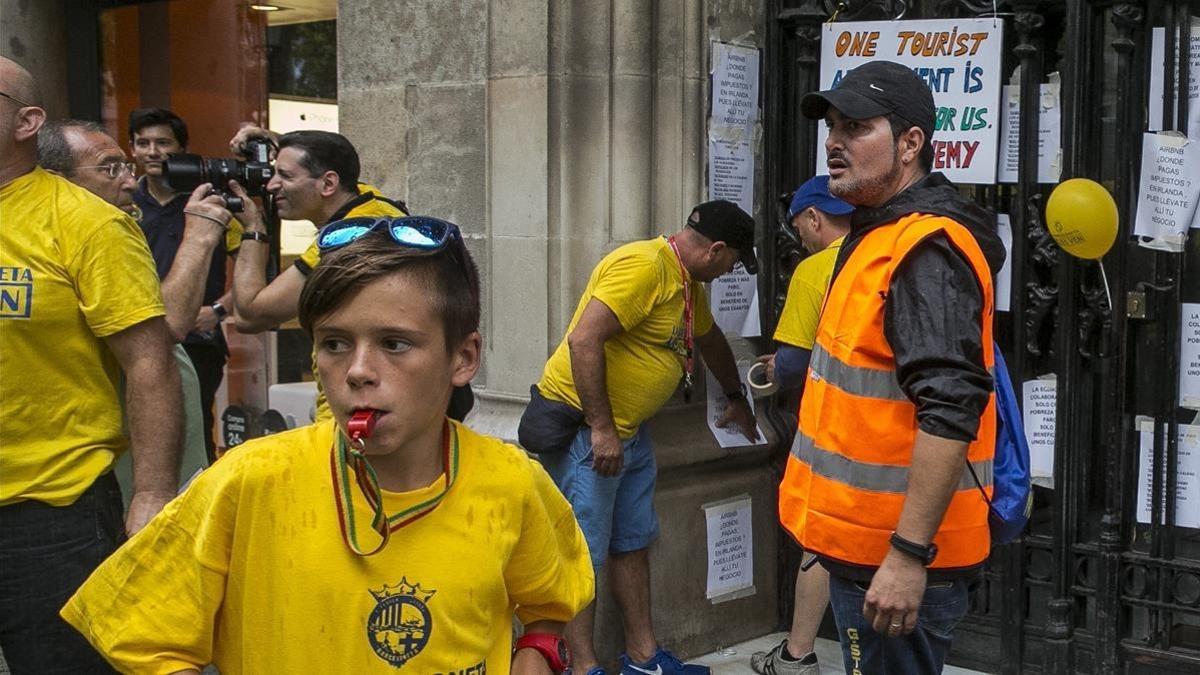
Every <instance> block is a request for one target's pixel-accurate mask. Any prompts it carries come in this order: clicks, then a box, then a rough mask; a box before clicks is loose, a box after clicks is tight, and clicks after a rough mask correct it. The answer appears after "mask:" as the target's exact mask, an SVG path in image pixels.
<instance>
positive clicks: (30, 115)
mask: <svg viewBox="0 0 1200 675" xmlns="http://www.w3.org/2000/svg"><path fill="white" fill-rule="evenodd" d="M0 92H3V93H4V94H5V95H4V96H0V185H3V184H5V183H7V182H9V181H10V180H12V179H14V178H16V177H17V176H21V175H23V174H26V173H28V172H29V171H32V170H33V167H34V165H35V163H36V161H37V133H38V129H40V128H41V126H42V123H43V122H45V121H46V111H45V110H43V109H42V107H41V104H42V92H41V90H40V89H39V88H38V86H37V82H36V81H34V79H33V76H32V75H30V74H29V71H28V70H25V69H24V68H22V67H21V66H20V65H19V64H17V62H16V61H13V60H12V59H8V58H5V57H3V56H0Z"/></svg>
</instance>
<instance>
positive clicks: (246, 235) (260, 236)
mask: <svg viewBox="0 0 1200 675" xmlns="http://www.w3.org/2000/svg"><path fill="white" fill-rule="evenodd" d="M242 241H258V242H262V243H264V244H269V243H271V238H270V237H268V236H267V233H266V232H253V231H251V230H246V231H245V232H242Z"/></svg>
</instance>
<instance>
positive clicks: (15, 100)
mask: <svg viewBox="0 0 1200 675" xmlns="http://www.w3.org/2000/svg"><path fill="white" fill-rule="evenodd" d="M0 96H3V97H4V98H6V99H8V100H10V101H12V102H13V103H16V104H17V105H19V106H21V107H22V108H35V107H37V106H35V105H33V104H32V103H29V102H27V101H22V100H21V99H19V98H17V97H16V96H13V95H12V94H6V93H4V92H2V91H0Z"/></svg>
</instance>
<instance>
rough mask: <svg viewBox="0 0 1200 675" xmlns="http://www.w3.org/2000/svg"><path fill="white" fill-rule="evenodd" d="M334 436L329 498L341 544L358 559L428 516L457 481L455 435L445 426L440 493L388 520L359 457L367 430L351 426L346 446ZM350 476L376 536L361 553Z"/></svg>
mask: <svg viewBox="0 0 1200 675" xmlns="http://www.w3.org/2000/svg"><path fill="white" fill-rule="evenodd" d="M371 426H373V424H372V425H371ZM334 433H336V434H337V440H335V441H334V443H333V448H332V450H331V452H330V456H329V467H330V471H331V472H332V474H333V498H334V501H335V502H336V503H337V513H338V525H340V526H341V530H342V540H343V541H345V542H346V546H349V547H350V550H351V551H354V552H355V553H356V554H358V555H361V556H369V555H375V554H376V553H378V552H380V551H382V550H383V547H384V546H387V543H388V537H389V536H390V535H391V533H393V532H395V531H396V530H399V529H400V528H402V527H404V526H405V525H408V524H409V523H411V522H413V521H415V520H417V519H419V518H422V517H424V516H427V515H429V514H430V513H432V512H433V510H434V509H435V508H437V507H438V504H441V503H442V500H443V499H444V498H445V497H446V494H447V493H448V492H450V487H451V486H452V485H454V479H455V478H457V477H458V434H456V433H455V430H454V427H453V426H451V424H450V423H449V422H446V428H445V430H444V431H443V432H442V470H443V471H444V472H445V476H446V479H445V485H444V487H443V488H442V491H441V492H439V493H438V494H437V495H434V496H433V497H431V498H429V499H426V500H425V501H423V502H421V503H419V504H415V505H413V506H410V507H409V508H407V509H405V510H403V511H401V512H400V513H397V514H395V515H393V516H391V517H389V516H388V515H387V513H386V512H384V509H383V493H382V492H381V491H380V489H379V479H378V478H377V477H376V476H375V470H374V469H373V468H371V464H370V463H369V462H368V461H367V458H366V457H365V456H364V455H363V453H362V445H363V439H364V438H366V437H367V436H370V435H371V434H370V430H369V429H367V430H365V433H364V430H363V429H360V428H353V425H352V429H351V432H350V442H349V443H347V442H346V437H345V436H344V435H343V434H342V432H341V430H335V432H334ZM351 472H353V474H354V482H355V483H357V484H358V488H359V490H360V491H362V494H363V497H365V498H366V500H367V505H368V506H370V507H371V512H372V514H373V518H372V519H371V529H373V530H375V533H376V534H378V535H379V544H378V545H377V546H376V547H375V548H373V549H371V550H370V551H366V550H364V549H363V548H362V547H361V546H359V544H358V531H357V528H356V527H355V525H354V496H353V492H352V490H351V487H350V474H351Z"/></svg>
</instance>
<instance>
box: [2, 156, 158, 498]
mask: <svg viewBox="0 0 1200 675" xmlns="http://www.w3.org/2000/svg"><path fill="white" fill-rule="evenodd" d="M163 314H164V310H163V304H162V294H161V292H160V291H159V282H158V274H156V273H155V271H154V260H153V259H152V258H151V257H150V249H149V248H148V247H147V245H146V238H145V237H144V236H142V232H141V230H140V229H138V226H137V224H136V223H134V222H133V219H132V218H130V217H129V216H128V215H126V214H125V213H123V212H121V211H120V210H118V209H117V208H116V207H114V206H112V205H111V204H108V203H107V202H105V201H104V200H102V199H100V198H99V197H97V196H96V195H94V194H92V193H90V192H88V191H87V190H85V189H84V188H81V187H79V186H77V185H75V184H73V183H71V182H70V181H68V180H66V179H65V178H61V177H59V176H55V175H53V174H50V173H48V172H46V171H43V170H42V169H40V168H39V169H34V170H33V171H31V172H29V173H27V174H25V175H23V176H19V177H17V178H15V179H13V180H11V181H9V182H8V183H6V184H5V185H3V186H0V447H2V448H3V451H2V452H0V505H5V504H12V503H15V502H19V501H25V500H37V501H41V502H45V503H47V504H51V505H53V506H66V505H69V504H72V503H74V502H75V500H76V499H77V498H78V497H79V495H80V494H82V493H83V492H84V491H85V490H87V488H88V487H90V486H91V485H92V483H93V482H94V481H95V480H96V478H97V477H99V476H100V475H101V474H104V473H105V472H107V471H108V470H109V469H111V468H112V465H113V461H114V459H115V457H116V456H117V455H118V454H120V453H121V452H123V451H124V450H125V449H126V448H127V447H128V441H127V440H126V437H125V432H124V426H123V424H122V420H121V401H120V398H119V395H118V383H119V381H120V375H121V370H120V364H118V363H117V360H116V357H114V356H113V354H112V352H111V351H109V349H108V347H107V345H105V343H104V338H107V337H109V336H112V335H114V334H116V333H119V332H121V331H123V330H125V329H127V328H131V327H133V326H135V325H137V324H139V323H142V322H143V321H147V320H149V319H153V318H154V317H158V316H162V315H163Z"/></svg>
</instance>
